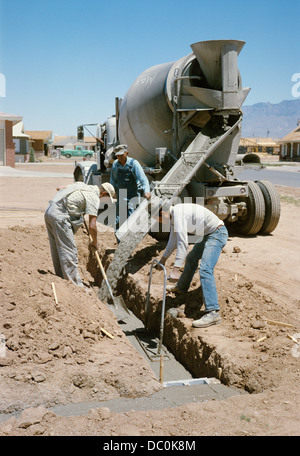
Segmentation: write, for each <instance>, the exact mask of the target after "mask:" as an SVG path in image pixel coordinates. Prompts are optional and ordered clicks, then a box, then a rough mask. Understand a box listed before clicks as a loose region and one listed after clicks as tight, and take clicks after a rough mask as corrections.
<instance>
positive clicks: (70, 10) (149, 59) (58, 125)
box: [0, 0, 300, 135]
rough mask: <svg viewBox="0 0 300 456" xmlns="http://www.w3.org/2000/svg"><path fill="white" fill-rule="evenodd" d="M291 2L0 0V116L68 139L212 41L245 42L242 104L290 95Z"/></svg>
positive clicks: (294, 62)
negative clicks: (146, 76) (143, 76)
mask: <svg viewBox="0 0 300 456" xmlns="http://www.w3.org/2000/svg"><path fill="white" fill-rule="evenodd" d="M299 18H300V1H299V0H287V1H282V0H273V1H271V0H253V1H244V2H241V1H240V0H227V1H224V0H214V1H211V2H210V1H207V0H205V1H203V0H187V1H179V0H151V2H146V1H145V0H139V1H137V0H127V1H126V0H125V1H124V0H110V1H107V0H104V1H103V0H85V1H82V0H80V1H79V0H51V1H48V0H28V1H24V0H22V1H21V0H13V1H11V0H0V73H1V74H2V75H4V76H5V81H6V84H5V97H3V96H2V97H0V111H1V112H6V113H12V114H18V115H21V116H23V117H24V119H23V120H24V125H25V129H26V130H52V131H53V132H54V134H58V135H75V134H76V132H77V125H80V124H82V123H95V122H103V121H104V120H105V119H106V118H107V117H108V116H110V115H111V114H114V106H115V97H122V96H124V95H125V93H126V91H127V90H128V89H129V87H130V85H131V84H132V83H133V81H134V80H135V79H136V77H137V76H138V75H139V74H140V73H142V72H143V71H144V70H145V69H147V68H149V67H151V66H152V65H156V64H159V63H165V62H171V61H174V60H177V59H179V58H181V57H183V56H185V55H187V54H189V53H190V52H191V48H190V44H192V43H195V42H197V41H204V40H211V39H238V40H243V41H246V44H245V46H244V48H243V50H242V51H241V54H240V56H239V60H238V64H239V70H240V73H241V76H242V82H243V86H244V87H251V92H250V94H249V95H248V97H247V99H246V102H245V105H252V104H255V103H258V102H271V103H280V102H281V101H283V100H290V99H293V96H292V86H293V84H294V83H293V82H292V76H293V74H295V73H300V55H299V54H300V46H299V42H300V32H299Z"/></svg>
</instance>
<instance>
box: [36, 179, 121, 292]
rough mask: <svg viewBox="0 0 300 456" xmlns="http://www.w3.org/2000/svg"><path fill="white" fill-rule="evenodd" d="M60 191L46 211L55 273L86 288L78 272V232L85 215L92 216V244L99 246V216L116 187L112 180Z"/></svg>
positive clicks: (69, 186) (65, 188) (76, 183)
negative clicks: (102, 203) (100, 210)
mask: <svg viewBox="0 0 300 456" xmlns="http://www.w3.org/2000/svg"><path fill="white" fill-rule="evenodd" d="M58 190H59V191H58V193H57V194H56V195H55V197H54V198H53V199H52V200H51V201H50V202H49V206H48V208H47V210H46V212H45V223H46V228H47V232H48V238H49V243H50V250H51V257H52V262H53V266H54V270H55V274H56V275H58V276H59V277H62V278H63V279H67V280H70V281H71V282H73V283H74V284H75V285H77V286H78V287H83V286H84V285H83V283H82V280H81V278H80V275H79V272H78V252H77V247H76V243H75V239H74V234H75V233H76V231H77V229H78V228H79V227H80V226H81V225H82V224H83V221H84V219H83V217H84V215H88V216H89V232H90V235H91V237H92V242H91V245H92V246H93V247H94V248H97V246H98V241H97V216H98V208H99V203H100V198H102V197H105V196H106V197H109V198H110V200H111V201H113V197H114V195H115V190H114V188H113V186H112V185H111V184H109V183H108V182H105V183H103V184H101V185H100V186H97V185H87V184H84V183H83V182H75V183H73V184H70V185H68V186H66V187H61V188H59V189H58Z"/></svg>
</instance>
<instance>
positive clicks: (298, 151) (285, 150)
mask: <svg viewBox="0 0 300 456" xmlns="http://www.w3.org/2000/svg"><path fill="white" fill-rule="evenodd" d="M279 143H280V160H284V161H300V125H298V127H297V128H295V129H294V130H292V131H291V132H290V133H288V134H287V135H286V136H284V138H282V139H281V140H280V141H279Z"/></svg>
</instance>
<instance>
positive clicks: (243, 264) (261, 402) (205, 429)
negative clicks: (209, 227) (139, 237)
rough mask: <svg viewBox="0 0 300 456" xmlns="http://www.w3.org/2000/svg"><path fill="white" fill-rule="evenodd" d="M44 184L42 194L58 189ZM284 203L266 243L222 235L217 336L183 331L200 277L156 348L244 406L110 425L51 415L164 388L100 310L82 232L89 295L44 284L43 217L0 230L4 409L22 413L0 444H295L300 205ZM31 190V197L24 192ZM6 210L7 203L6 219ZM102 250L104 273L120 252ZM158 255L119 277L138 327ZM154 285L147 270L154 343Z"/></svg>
mask: <svg viewBox="0 0 300 456" xmlns="http://www.w3.org/2000/svg"><path fill="white" fill-rule="evenodd" d="M12 184H13V185H12V187H11V189H12V192H13V191H17V190H16V189H17V185H16V180H13V182H12ZM5 185H9V182H8V181H7V182H6V184H5ZM20 185H21V184H20ZM36 185H37V187H39V186H40V185H41V184H40V183H36ZM47 185H49V188H48V193H49V195H51V194H52V192H53V188H55V184H53V182H51V188H50V183H48V184H47ZM39 188H40V187H39ZM22 189H23V190H24V189H25V187H24V186H22ZM50 190H51V191H50ZM280 190H282V192H281V194H282V195H284V198H288V199H283V200H282V201H283V204H282V216H281V220H280V223H279V225H278V227H277V228H276V230H275V232H274V233H272V235H271V236H254V237H248V238H246V237H242V236H239V237H235V236H231V237H230V239H229V241H228V244H227V245H226V247H225V249H224V251H223V253H222V254H221V257H220V260H219V262H218V265H217V268H216V274H215V275H216V281H217V288H218V292H219V300H220V307H221V313H222V319H223V322H222V325H219V326H215V327H210V328H206V329H204V330H200V329H196V328H192V326H191V322H192V319H193V318H197V317H198V316H199V315H200V314H201V311H202V310H203V308H201V307H199V305H200V304H201V288H200V286H199V285H200V284H199V278H198V276H197V275H196V276H195V278H194V281H193V284H192V287H191V290H190V291H189V293H188V294H186V295H181V296H175V295H172V294H168V295H167V298H166V310H167V313H166V319H165V330H164V343H165V344H166V345H168V347H169V349H171V350H172V352H173V353H174V354H175V355H176V357H177V358H178V359H179V361H181V362H182V363H183V364H184V365H185V366H186V367H187V368H188V369H189V370H190V372H192V374H193V376H194V377H202V376H213V377H217V378H220V380H221V381H222V382H223V383H225V384H227V385H234V386H238V387H239V388H242V389H243V390H246V391H248V392H250V393H252V394H244V395H241V396H238V397H232V398H229V399H227V400H226V401H221V402H220V401H218V402H214V401H209V402H206V403H200V402H197V400H196V399H195V402H194V403H191V404H187V405H185V406H180V407H176V408H171V409H165V410H148V411H145V412H139V411H136V410H132V411H130V412H125V413H113V412H112V411H111V410H109V409H108V408H107V407H102V408H97V409H93V410H91V411H90V412H89V413H88V414H86V415H82V416H78V417H75V416H72V417H62V416H58V415H56V414H54V413H53V412H51V411H50V410H49V409H47V407H49V406H51V405H55V404H66V403H69V402H73V403H74V402H81V401H92V400H97V401H103V400H109V399H113V398H118V397H121V396H122V397H128V398H129V397H130V398H137V397H141V396H144V395H145V396H149V395H151V394H152V393H153V392H155V391H157V390H160V389H161V384H160V383H159V381H158V380H157V379H156V378H155V377H154V374H153V372H152V370H151V369H150V367H149V364H148V363H147V362H146V361H145V360H144V358H142V357H141V356H140V355H139V354H138V353H137V352H136V351H135V350H134V349H133V348H132V346H131V345H130V344H129V342H128V340H127V338H126V337H125V335H124V333H123V332H122V330H121V328H120V326H119V324H118V323H117V320H116V318H115V316H114V315H113V314H112V312H111V311H110V310H109V309H108V308H107V306H106V304H105V303H102V302H100V301H99V299H98V297H97V291H98V287H99V286H100V284H101V274H100V271H99V270H98V267H97V264H96V261H95V260H94V258H93V256H92V255H91V253H90V252H89V249H88V239H87V236H86V234H85V233H84V232H83V231H81V232H79V233H78V234H77V235H76V243H77V246H78V251H79V261H80V272H81V274H82V278H83V279H84V281H85V283H86V284H91V285H93V290H94V291H91V293H86V292H85V291H82V290H79V289H78V288H76V287H75V286H73V285H72V284H71V283H69V282H67V281H65V280H62V279H60V278H58V277H56V276H55V275H54V273H53V266H52V262H51V258H50V254H49V244H48V239H47V234H46V230H45V227H44V225H43V224H42V222H41V219H42V212H41V213H39V216H38V217H36V219H35V218H34V217H35V216H36V215H35V214H30V218H29V214H28V213H26V212H24V211H23V212H22V213H21V214H20V213H19V212H18V218H19V219H20V220H22V226H14V223H15V220H14V219H13V218H12V219H11V220H10V219H9V218H8V215H7V218H5V217H4V218H3V223H2V224H1V228H0V298H1V311H0V334H1V335H2V336H1V341H2V342H1V344H2V345H1V346H0V349H1V353H0V355H1V356H0V381H1V393H2V394H1V401H0V405H1V407H0V410H1V413H9V412H15V411H22V413H21V414H20V416H18V417H13V418H10V419H9V420H8V421H5V422H3V423H1V424H0V435H103V436H104V435H105V436H114V435H118V436H120V435H133V436H138V435H144V436H154V435H162V436H163V435H166V436H172V435H177V436H180V435H191V436H196V435H299V419H300V415H299V413H300V412H299V400H300V391H299V386H298V385H299V358H300V350H299V343H297V340H298V339H297V337H299V334H300V319H299V304H300V300H299V285H300V284H299V281H300V279H299V277H300V275H299V234H298V231H297V230H296V229H295V227H296V226H297V223H298V222H299V216H300V208H299V205H298V202H299V196H300V194H299V193H300V192H299V190H295V189H292V190H290V189H286V188H282V189H280ZM28 191H30V192H32V188H31V187H30V186H29V187H28ZM18 192H19V193H18V196H17V198H16V196H13V193H11V194H10V196H9V197H10V198H11V199H12V200H13V198H15V200H17V201H18V203H17V205H18V208H15V210H16V211H21V209H20V208H21V207H22V197H23V198H24V200H25V201H27V202H28V207H27V209H28V210H29V209H30V208H31V209H32V208H34V207H35V208H37V207H38V208H39V207H40V206H39V205H37V204H40V203H38V195H37V194H35V199H34V200H33V202H32V204H33V206H30V204H29V202H30V201H31V200H30V198H29V197H28V195H26V191H25V190H24V191H23V193H24V194H23V193H22V194H21V193H20V191H19V190H18ZM44 199H46V200H47V199H48V194H47V196H45V195H43V203H42V204H41V206H44V205H45V202H44ZM11 206H12V202H11V201H9V202H7V206H5V209H6V212H5V214H9V210H8V209H10V208H11ZM22 215H23V216H24V219H22ZM26 215H28V217H27V218H26ZM13 216H15V213H14V214H13ZM13 216H12V215H10V217H13ZM29 223H30V225H29ZM20 224H21V223H19V225H20ZM100 242H101V248H100V256H101V258H102V260H103V262H104V266H105V268H107V265H108V263H109V262H110V261H111V258H112V255H113V251H114V249H115V248H116V242H115V238H114V235H113V233H112V232H111V231H109V230H108V231H107V232H105V233H102V232H101V236H100ZM164 247H165V243H163V242H157V241H156V240H154V239H153V238H151V237H150V236H146V237H145V239H144V240H143V242H141V244H140V245H139V246H138V247H137V248H136V250H135V252H134V254H133V256H132V258H131V259H130V261H129V264H128V267H127V271H126V274H125V275H124V276H123V277H122V278H120V282H119V288H118V293H122V294H123V297H124V299H125V301H126V303H127V305H128V307H129V308H130V309H131V310H133V311H134V312H135V313H136V314H137V316H138V317H140V318H141V319H142V320H143V321H144V319H145V306H144V304H145V299H146V293H147V287H148V279H149V271H150V266H151V262H152V260H153V258H159V257H160V255H161V252H162V250H163V249H164ZM170 264H171V261H170ZM52 283H53V284H54V289H53V286H52ZM162 284H163V274H162V273H161V272H159V271H154V273H153V279H152V285H151V300H150V304H151V305H150V313H149V324H150V327H151V328H153V329H155V330H157V328H158V326H159V321H160V317H161V306H162ZM54 290H55V292H56V296H57V303H56V301H55V295H54ZM171 308H172V309H174V308H175V309H177V310H178V309H179V310H180V312H179V314H178V315H177V317H175V318H174V317H172V316H171V315H170V314H169V313H168V310H169V309H171ZM102 329H105V330H106V331H107V332H108V333H109V334H110V335H111V336H112V337H113V338H110V337H108V336H107V335H106V334H105V333H104V332H103V331H102ZM3 341H4V342H3ZM3 346H4V347H5V356H2V355H3ZM225 417H226V418H225Z"/></svg>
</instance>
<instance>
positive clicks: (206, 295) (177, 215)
mask: <svg viewBox="0 0 300 456" xmlns="http://www.w3.org/2000/svg"><path fill="white" fill-rule="evenodd" d="M158 218H159V221H160V223H162V224H166V223H167V222H168V221H170V225H171V226H170V236H169V241H168V244H167V247H166V250H165V251H164V253H163V255H162V257H161V259H160V260H159V262H160V263H161V264H162V265H164V264H165V263H166V261H167V259H168V258H169V257H170V255H171V254H172V253H173V251H174V250H175V249H177V252H176V258H175V262H174V266H173V269H172V271H171V274H170V276H169V278H170V279H173V280H177V283H176V284H175V285H174V284H173V285H169V286H167V291H169V292H173V293H186V292H187V291H188V289H189V286H190V284H191V282H192V279H193V276H194V274H195V271H196V269H197V267H198V264H199V260H201V263H200V268H199V273H200V282H201V287H202V293H203V301H204V305H205V311H206V313H205V314H204V315H203V317H201V318H200V319H199V320H194V321H193V323H192V325H193V327H195V328H205V327H207V326H211V325H216V324H219V323H221V316H220V308H219V303H218V295H217V289H216V282H215V278H214V268H215V265H216V264H217V261H218V259H219V256H220V253H221V251H222V249H223V247H224V246H225V245H226V243H227V240H228V232H227V229H226V227H225V225H224V222H223V221H222V220H220V219H219V218H218V217H217V216H216V215H215V214H214V213H213V212H211V211H209V210H208V209H206V208H205V207H204V206H200V205H199V204H177V205H176V206H173V207H171V208H170V209H168V210H162V209H161V210H160V211H159V216H158ZM189 234H196V235H198V236H199V235H200V237H199V239H198V240H197V241H196V243H195V244H194V246H193V248H192V250H191V251H190V253H189V254H187V251H188V245H189V244H188V235H189ZM183 265H184V270H183V272H182V274H181V273H180V268H181V267H182V266H183Z"/></svg>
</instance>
